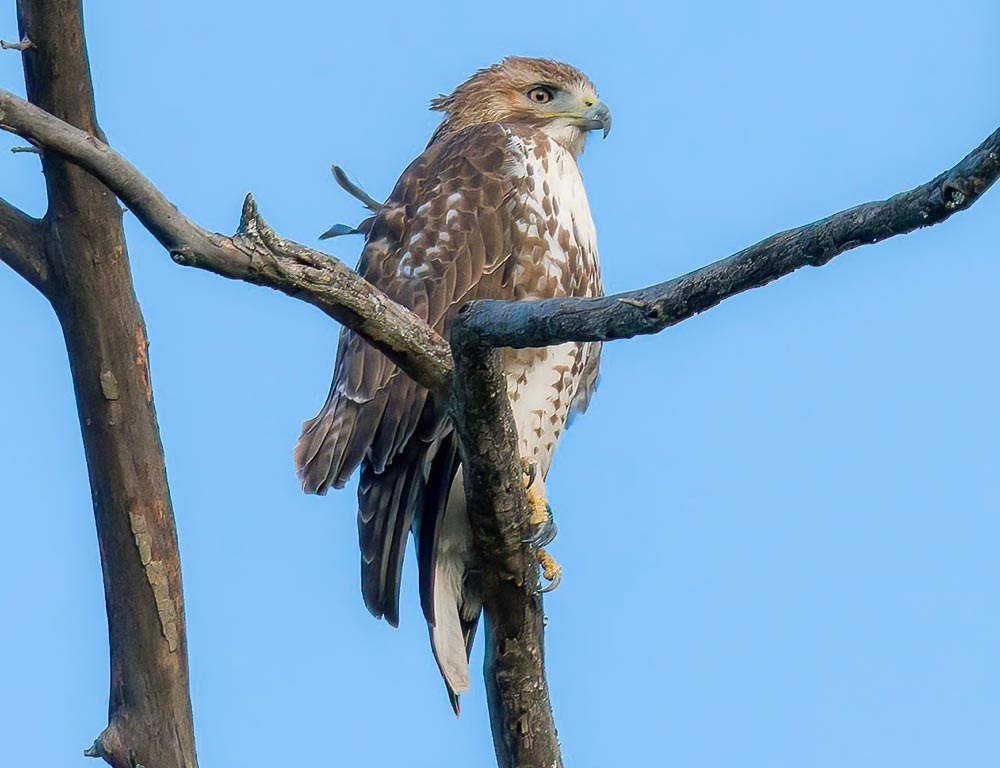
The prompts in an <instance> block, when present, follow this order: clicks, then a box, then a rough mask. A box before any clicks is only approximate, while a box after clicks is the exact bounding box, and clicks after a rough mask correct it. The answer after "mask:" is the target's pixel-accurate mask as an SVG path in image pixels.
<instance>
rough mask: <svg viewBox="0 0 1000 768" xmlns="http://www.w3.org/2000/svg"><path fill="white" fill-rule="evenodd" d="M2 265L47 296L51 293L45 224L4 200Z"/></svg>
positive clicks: (1, 209) (0, 201) (0, 229)
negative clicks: (43, 234)
mask: <svg viewBox="0 0 1000 768" xmlns="http://www.w3.org/2000/svg"><path fill="white" fill-rule="evenodd" d="M0 261H2V262H4V263H6V264H7V265H8V266H9V267H10V268H11V269H13V270H14V271H15V272H17V274H19V275H20V276H21V277H23V278H24V279H25V280H27V281H28V282H29V283H31V284H32V285H33V286H35V288H37V289H38V290H39V291H41V292H42V293H43V294H44V293H46V291H47V290H48V280H49V267H48V263H47V262H46V261H45V240H44V238H43V236H42V223H41V222H40V221H39V220H38V219H33V218H31V217H30V216H28V214H26V213H24V212H22V211H20V210H19V209H17V208H15V207H14V206H13V205H11V204H10V203H8V202H7V201H6V200H4V199H3V198H2V197H0Z"/></svg>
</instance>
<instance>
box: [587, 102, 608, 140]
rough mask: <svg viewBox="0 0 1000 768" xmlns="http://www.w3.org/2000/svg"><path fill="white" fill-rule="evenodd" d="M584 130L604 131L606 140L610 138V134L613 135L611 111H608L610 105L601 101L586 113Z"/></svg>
mask: <svg viewBox="0 0 1000 768" xmlns="http://www.w3.org/2000/svg"><path fill="white" fill-rule="evenodd" d="M583 128H584V130H587V131H596V130H602V131H603V132H604V138H605V139H606V138H608V134H609V133H611V110H610V109H608V105H607V104H605V103H604V102H603V101H599V102H597V103H596V104H595V105H594V106H592V107H591V108H590V109H588V110H587V111H586V112H584V113H583Z"/></svg>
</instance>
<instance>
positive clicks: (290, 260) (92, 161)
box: [0, 89, 452, 393]
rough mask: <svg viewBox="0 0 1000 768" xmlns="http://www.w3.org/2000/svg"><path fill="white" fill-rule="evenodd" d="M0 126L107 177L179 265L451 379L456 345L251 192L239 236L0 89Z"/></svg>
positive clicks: (440, 385) (410, 367)
mask: <svg viewBox="0 0 1000 768" xmlns="http://www.w3.org/2000/svg"><path fill="white" fill-rule="evenodd" d="M0 128H3V129H5V130H8V131H11V132H13V133H17V134H19V135H20V136H22V137H24V138H26V139H29V140H30V141H33V142H36V143H38V144H39V145H41V146H43V147H45V148H46V149H48V150H53V151H55V152H58V153H60V154H62V155H63V156H65V157H67V158H69V159H70V160H71V161H72V162H74V163H76V164H77V165H79V166H81V167H82V168H85V169H86V170H88V171H90V172H91V173H93V174H94V175H95V176H96V177H97V178H99V179H101V181H103V182H104V183H105V184H106V185H107V186H108V187H109V188H110V189H111V190H112V191H113V192H114V193H115V194H116V195H117V196H118V197H119V198H120V199H121V200H122V202H123V203H125V205H127V206H128V208H129V209H130V210H131V211H132V212H133V213H134V214H135V215H136V216H137V217H138V219H139V220H140V221H141V222H142V224H143V225H144V226H145V227H146V229H148V230H149V231H150V233H151V234H152V235H153V237H155V238H156V239H157V240H158V241H159V242H160V243H161V244H162V245H163V247H164V248H166V249H167V250H168V251H170V254H171V256H172V258H173V259H174V261H176V262H177V263H178V264H183V265H185V266H192V267H198V268H200V269H206V270H208V271H209V272H214V273H215V274H217V275H221V276H223V277H228V278H232V279H236V280H244V281H246V282H249V283H254V284H256V285H264V286H267V287H268V288H274V289H276V290H279V291H281V292H282V293H285V294H288V295H289V296H294V297H295V298H298V299H302V300H303V301H306V302H308V303H310V304H313V305H314V306H316V307H319V308H320V309H322V310H323V311H324V312H326V313H327V314H328V315H330V316H331V317H332V318H334V319H335V320H337V321H338V322H340V323H342V324H344V325H346V326H347V327H348V328H351V329H353V330H355V331H357V332H358V333H360V334H361V335H363V336H364V337H365V338H366V339H368V340H369V341H371V342H372V343H373V344H374V345H375V346H376V347H378V349H380V350H381V351H382V352H384V353H385V354H386V355H387V356H388V357H389V358H390V359H391V360H392V361H393V362H394V363H396V364H397V365H399V367H400V368H402V369H403V370H404V371H406V373H407V374H409V375H410V376H411V377H413V378H414V379H415V380H417V381H419V382H420V383H421V384H423V385H424V386H425V387H427V388H428V389H431V390H433V391H436V392H439V393H444V392H446V391H447V389H448V386H449V384H450V380H451V369H452V364H451V353H450V351H449V349H448V343H447V342H446V341H445V340H444V339H442V338H441V337H440V336H438V335H437V333H435V332H434V330H433V329H432V328H431V327H430V326H429V325H427V324H426V323H425V322H424V321H423V320H421V319H420V318H419V317H417V316H416V315H414V314H413V313H412V312H410V311H409V310H408V309H406V308H405V307H402V306H400V305H399V304H397V303H396V302H394V301H392V300H391V299H389V298H387V297H386V296H385V294H383V293H382V292H381V291H379V290H378V289H377V288H375V287H374V286H373V285H372V284H371V283H369V282H368V281H367V280H365V279H364V278H362V277H361V276H360V275H358V273H357V272H355V271H354V270H352V269H350V268H349V267H347V266H346V265H344V264H343V263H342V262H340V261H338V260H337V259H335V258H334V257H332V256H329V255H327V254H324V253H320V252H319V251H315V250H313V249H311V248H307V247H306V246H304V245H299V244H297V243H293V242H291V241H289V240H286V239H284V238H282V237H280V236H279V235H277V234H276V233H275V232H274V231H273V230H272V229H271V228H270V227H268V226H267V224H266V223H265V222H264V221H263V219H261V217H260V216H259V215H258V213H257V206H256V203H255V202H254V200H253V198H252V197H249V196H248V197H247V200H246V202H245V203H244V206H243V216H242V219H241V223H240V228H239V231H238V232H237V233H236V234H235V235H234V236H232V237H228V236H226V235H220V234H218V233H215V232H209V231H208V230H206V229H203V228H202V227H200V226H198V225H197V224H195V223H194V222H192V221H191V220H190V219H188V218H187V217H186V216H185V215H184V214H183V213H181V212H180V211H179V210H177V206H175V205H174V204H173V203H171V202H170V201H169V200H168V199H167V198H166V197H165V196H164V195H163V193H162V192H160V191H159V190H158V189H157V188H156V187H155V186H153V184H152V183H151V182H150V181H149V180H148V179H147V178H146V177H145V176H143V175H142V174H141V173H140V172H139V170H138V169H136V167H135V166H133V165H132V164H131V163H129V162H128V161H127V160H126V159H125V158H123V157H122V156H121V155H119V154H118V153H117V152H115V151H114V150H113V149H111V148H110V147H109V146H108V145H107V144H105V143H104V142H103V141H101V140H100V139H99V138H96V137H95V136H93V135H90V134H88V133H86V132H85V131H81V130H78V129H76V128H74V127H73V126H71V125H67V124H66V123H64V122H62V121H61V120H58V119H57V118H55V117H53V116H52V115H50V114H48V113H46V112H45V111H44V110H41V109H38V108H37V107H35V106H33V105H32V104H29V103H27V102H26V101H24V100H23V99H20V98H18V97H17V96H15V95H14V94H12V93H10V92H9V91H4V90H2V89H0Z"/></svg>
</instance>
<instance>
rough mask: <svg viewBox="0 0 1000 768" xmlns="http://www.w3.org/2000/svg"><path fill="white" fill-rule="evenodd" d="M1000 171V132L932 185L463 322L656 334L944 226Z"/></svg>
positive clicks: (542, 340) (584, 335)
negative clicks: (607, 287) (634, 279)
mask: <svg viewBox="0 0 1000 768" xmlns="http://www.w3.org/2000/svg"><path fill="white" fill-rule="evenodd" d="M997 176H1000V129H997V130H996V131H995V132H994V133H993V134H992V135H991V136H990V137H989V138H987V139H986V141H984V142H983V143H982V144H980V145H979V146H978V147H977V148H976V149H974V150H972V152H970V153H969V154H968V155H966V156H965V158H963V159H962V161H961V162H959V163H958V164H957V165H956V166H955V167H954V168H952V169H951V170H948V171H945V172H944V173H942V174H941V175H940V176H937V177H936V178H934V179H932V180H931V181H928V182H927V183H926V184H922V185H920V186H919V187H915V188H914V189H911V190H909V191H908V192H901V193H899V194H898V195H895V196H893V197H891V198H889V199H888V200H883V201H879V202H872V203H865V204H864V205H858V206H855V207H854V208H848V209H847V210H846V211H841V212H840V213H836V214H834V215H833V216H830V217H829V218H826V219H822V220H821V221H817V222H815V223H813V224H807V225H805V226H802V227H798V228H797V229H790V230H788V231H786V232H780V233H778V234H776V235H772V236H771V237H769V238H767V239H766V240H762V241H761V242H759V243H757V244H756V245H753V246H751V247H749V248H747V249H745V250H743V251H740V252H739V253H737V254H734V255H733V256H730V257H729V258H727V259H722V260H721V261H717V262H715V263H714V264H709V265H708V266H706V267H702V268H701V269H698V270H696V271H694V272H691V273H690V274H687V275H684V276H683V277H677V278H674V279H673V280H668V281H666V282H665V283H660V284H659V285H653V286H650V287H649V288H642V289H640V290H637V291H630V292H628V293H621V294H618V295H617V296H607V297H603V298H599V299H547V300H545V301H531V302H523V301H522V302H510V301H488V300H483V301H476V302H472V303H471V304H467V305H466V306H465V307H464V308H463V311H462V313H461V316H460V325H461V327H462V328H463V329H464V332H466V333H469V334H472V335H474V336H475V338H476V339H477V341H478V343H480V344H486V345H487V346H494V347H541V346H548V345H550V344H561V343H562V342H565V341H609V340H611V339H627V338H631V337H632V336H636V335H638V334H648V333H658V332H660V331H662V330H663V329H664V328H668V327H669V326H671V325H676V324H677V323H679V322H681V321H682V320H687V319H688V318H689V317H692V316H694V315H696V314H698V313H699V312H704V311H705V310H706V309H710V308H712V307H714V306H715V305H716V304H718V303H719V302H721V301H723V300H724V299H728V298H729V297H730V296H735V295H736V294H738V293H742V292H743V291H746V290H749V289H750V288H759V287H760V286H762V285H766V284H767V283H769V282H771V281H772V280H776V279H778V278H779V277H783V276H784V275H787V274H789V273H791V272H794V271H795V270H797V269H799V268H800V267H805V266H812V267H821V266H823V265H824V264H826V263H827V262H829V261H830V260H831V259H832V258H833V257H834V256H837V255H839V254H841V253H844V252H845V251H849V250H851V249H853V248H857V247H858V246H861V245H867V244H868V243H877V242H879V241H881V240H885V239H887V238H890V237H893V236H895V235H902V234H906V233H907V232H912V231H913V230H915V229H919V228H921V227H929V226H931V225H932V224H938V223H940V222H942V221H944V220H945V219H947V218H948V217H949V216H951V215H952V214H954V213H957V212H958V211H963V210H965V209H966V208H968V207H969V206H971V205H972V204H973V203H975V202H976V200H978V199H979V198H980V196H981V195H982V194H983V193H984V192H986V190H987V189H989V188H990V186H991V185H992V184H993V182H995V181H996V179H997ZM456 327H458V324H456Z"/></svg>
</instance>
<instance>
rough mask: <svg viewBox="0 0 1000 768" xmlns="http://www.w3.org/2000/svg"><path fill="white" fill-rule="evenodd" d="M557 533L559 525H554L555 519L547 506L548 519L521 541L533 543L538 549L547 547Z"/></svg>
mask: <svg viewBox="0 0 1000 768" xmlns="http://www.w3.org/2000/svg"><path fill="white" fill-rule="evenodd" d="M558 533H559V526H557V525H556V520H555V518H554V517H553V516H552V509H551V508H549V519H548V520H546V521H545V522H544V523H542V524H541V525H539V526H538V527H537V528H535V530H534V532H533V533H532V534H531V535H530V536H528V537H527V538H525V539H522V542H523V543H524V544H534V545H535V546H536V547H538V548H539V549H540V548H542V547H547V546H548V545H549V544H551V543H552V542H553V541H555V538H556V535H557V534H558Z"/></svg>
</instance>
